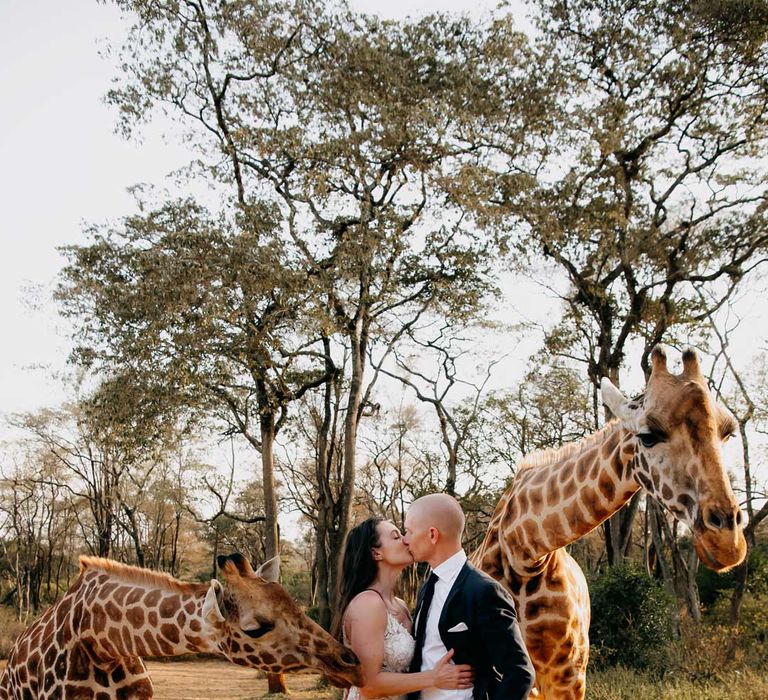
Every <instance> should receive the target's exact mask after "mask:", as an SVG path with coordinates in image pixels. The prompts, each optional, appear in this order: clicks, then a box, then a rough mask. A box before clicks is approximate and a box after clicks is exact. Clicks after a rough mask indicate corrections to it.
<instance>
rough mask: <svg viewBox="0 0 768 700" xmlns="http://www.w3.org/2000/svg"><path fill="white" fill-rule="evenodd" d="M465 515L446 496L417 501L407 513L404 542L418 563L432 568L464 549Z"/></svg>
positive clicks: (433, 495) (441, 494)
mask: <svg viewBox="0 0 768 700" xmlns="http://www.w3.org/2000/svg"><path fill="white" fill-rule="evenodd" d="M463 533H464V513H463V511H462V510H461V506H460V505H459V503H458V501H457V500H456V499H455V498H453V497H452V496H449V495H448V494H445V493H434V494H430V495H429V496H423V497H422V498H419V499H417V500H415V501H414V502H413V503H412V504H411V507H410V508H409V509H408V512H407V513H406V514H405V542H406V544H407V545H408V548H409V549H410V551H411V554H412V555H413V557H414V558H415V559H416V561H426V562H429V564H430V566H432V567H433V568H434V567H435V566H436V565H438V564H440V563H441V562H442V561H444V560H445V559H447V558H448V557H450V556H452V555H453V554H455V553H456V552H458V551H459V550H460V549H461V536H462V534H463Z"/></svg>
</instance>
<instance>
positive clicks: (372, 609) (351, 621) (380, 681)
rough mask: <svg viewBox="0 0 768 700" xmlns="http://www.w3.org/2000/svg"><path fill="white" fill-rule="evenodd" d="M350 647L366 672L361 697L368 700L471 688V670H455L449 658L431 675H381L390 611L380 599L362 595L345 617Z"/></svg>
mask: <svg viewBox="0 0 768 700" xmlns="http://www.w3.org/2000/svg"><path fill="white" fill-rule="evenodd" d="M344 617H345V626H346V630H347V640H348V646H349V647H350V648H351V649H352V651H354V652H355V654H357V657H358V658H359V659H360V664H361V666H362V670H363V679H364V683H365V684H364V685H363V686H362V687H361V688H360V693H361V695H362V696H363V697H365V698H378V697H383V696H387V695H403V694H405V693H411V692H413V691H416V690H424V688H433V687H439V688H469V687H471V686H472V672H471V669H470V667H469V666H466V665H461V666H454V665H453V664H449V663H448V660H449V659H450V656H451V655H452V654H450V655H446V656H447V657H448V658H445V657H444V659H442V660H441V661H440V663H438V665H437V666H436V667H435V668H434V669H431V670H429V671H420V672H419V673H392V672H389V671H382V670H381V666H382V664H383V663H384V633H385V632H386V629H387V610H386V608H385V607H384V603H383V602H382V600H381V598H380V597H379V596H378V595H377V594H376V593H374V592H373V591H370V592H363V593H361V594H360V595H358V596H357V597H356V598H354V599H353V600H352V602H351V603H350V604H349V607H348V608H347V612H346V614H345V616H344Z"/></svg>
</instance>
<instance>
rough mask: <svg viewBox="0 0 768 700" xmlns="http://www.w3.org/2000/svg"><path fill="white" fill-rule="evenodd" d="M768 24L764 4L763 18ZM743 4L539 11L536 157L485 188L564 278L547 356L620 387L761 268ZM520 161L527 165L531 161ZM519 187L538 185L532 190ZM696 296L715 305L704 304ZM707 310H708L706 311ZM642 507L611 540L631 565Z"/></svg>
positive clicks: (760, 103) (758, 89) (757, 60)
mask: <svg viewBox="0 0 768 700" xmlns="http://www.w3.org/2000/svg"><path fill="white" fill-rule="evenodd" d="M754 7H755V11H756V12H763V15H764V10H765V6H764V3H754ZM740 8H741V4H740V3H715V2H697V3H693V4H692V5H691V4H690V3H678V2H672V3H659V2H655V1H653V0H644V1H642V2H619V3H615V2H607V1H606V0H577V1H576V2H571V1H569V2H565V1H564V0H551V1H550V0H541V2H539V3H538V11H539V12H538V24H539V27H540V28H541V30H542V31H541V34H540V37H539V39H538V42H537V46H536V64H535V65H536V69H535V70H536V72H537V73H538V74H539V75H540V76H541V83H540V84H541V90H542V91H544V92H546V93H547V94H548V95H549V98H550V99H549V103H550V109H549V110H548V112H547V117H548V118H547V119H542V120H540V121H538V122H537V123H536V126H537V127H538V128H537V129H534V130H532V132H531V134H530V135H529V138H530V139H542V140H543V141H544V142H545V143H546V147H545V148H541V149H540V150H539V151H538V154H539V155H540V157H539V158H537V159H535V160H534V161H533V162H532V164H531V166H530V167H529V168H528V169H527V170H526V169H523V170H522V171H521V170H520V168H516V167H512V165H511V164H506V162H505V160H504V159H503V158H501V163H504V165H499V164H496V167H494V168H492V169H491V170H490V177H489V178H486V179H481V181H480V182H479V183H478V185H477V188H476V189H477V190H478V191H482V192H484V193H485V194H486V197H485V201H484V203H483V207H484V211H485V210H487V209H491V210H492V209H493V207H494V206H495V207H497V209H496V214H497V215H499V216H501V217H503V218H506V220H507V221H508V225H509V226H515V227H517V231H518V234H517V238H516V247H515V248H513V249H516V250H517V251H518V252H519V253H520V254H521V258H522V260H523V264H526V265H532V266H535V265H537V261H539V260H541V259H544V260H546V261H548V263H549V265H550V268H551V266H552V265H554V267H555V269H557V270H559V271H561V272H562V273H564V274H565V276H566V278H567V280H568V283H569V287H568V289H567V290H566V291H565V292H564V293H562V292H561V293H560V296H561V297H562V299H563V301H564V303H565V313H564V315H563V318H562V321H561V323H559V324H558V325H557V326H556V327H555V328H554V329H553V330H552V331H551V332H550V333H549V335H548V337H547V341H546V342H547V348H548V350H549V351H550V352H553V353H555V354H557V355H561V356H565V357H570V358H572V359H575V360H577V361H579V362H581V363H583V364H584V366H585V367H586V370H587V374H588V376H589V378H590V379H591V380H592V382H593V383H594V384H595V386H597V384H598V383H599V381H600V378H601V377H603V376H606V377H608V378H610V379H611V380H612V381H613V382H614V383H615V382H616V381H618V378H619V371H620V369H621V368H622V366H623V363H624V358H625V353H626V350H627V347H628V344H629V343H631V342H639V343H640V345H641V347H642V352H641V356H642V359H641V365H642V367H643V369H644V370H645V371H646V374H647V372H648V357H649V354H650V351H651V350H652V348H653V347H654V346H655V345H656V344H657V343H659V342H660V341H661V340H662V339H664V340H666V341H667V342H673V341H674V340H675V339H676V338H677V337H678V336H679V335H681V334H685V333H689V332H691V328H692V327H695V324H698V323H701V322H702V321H703V320H704V319H705V318H706V315H707V313H709V311H711V309H712V308H713V307H717V306H718V305H721V304H723V303H725V301H726V300H727V299H728V297H729V296H730V294H731V293H732V291H733V288H734V287H735V285H736V284H737V283H738V282H739V281H740V280H741V279H743V278H744V276H745V275H747V274H748V273H749V272H750V271H751V270H752V269H754V268H755V267H757V266H758V265H759V264H761V263H762V262H764V260H765V253H766V245H767V244H768V226H766V212H768V207H767V206H766V204H767V203H768V195H767V194H766V188H765V172H764V166H763V164H761V162H760V161H759V160H757V159H755V156H757V155H758V154H759V153H761V152H762V149H763V148H764V144H765V139H766V135H767V132H766V122H765V119H764V115H765V112H766V108H768V82H766V71H767V70H768V69H767V68H766V66H768V61H766V54H767V53H768V41H767V39H768V34H766V30H765V24H761V23H760V22H759V21H757V20H758V19H759V18H757V19H756V17H755V15H754V14H750V13H749V12H745V13H742V12H741V10H740ZM518 162H519V161H518ZM521 181H524V182H525V183H526V184H527V186H526V187H521V184H520V183H521ZM693 285H706V286H707V287H708V288H710V289H712V290H718V292H719V294H718V296H717V297H716V298H715V299H711V298H709V297H706V298H705V299H704V300H703V299H701V298H700V297H698V296H697V295H696V294H695V293H694V289H693ZM704 302H706V303H704ZM638 503H639V501H638V499H633V501H631V505H630V506H629V507H628V509H626V510H625V511H621V512H620V513H619V514H617V516H614V517H613V518H611V519H610V520H609V521H607V523H606V525H605V532H606V544H607V546H608V554H609V560H610V561H611V562H617V561H620V560H621V558H622V556H623V553H624V552H625V551H626V547H627V543H628V540H627V538H628V537H629V535H630V533H631V526H630V525H629V524H628V523H631V520H632V519H633V517H634V512H635V510H636V508H637V504H638Z"/></svg>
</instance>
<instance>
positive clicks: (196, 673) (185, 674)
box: [147, 659, 336, 700]
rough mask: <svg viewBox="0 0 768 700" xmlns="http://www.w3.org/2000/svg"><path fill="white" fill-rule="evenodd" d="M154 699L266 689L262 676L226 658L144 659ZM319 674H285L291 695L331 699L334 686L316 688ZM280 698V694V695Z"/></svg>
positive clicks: (201, 699) (191, 699)
mask: <svg viewBox="0 0 768 700" xmlns="http://www.w3.org/2000/svg"><path fill="white" fill-rule="evenodd" d="M147 668H148V669H149V673H150V675H151V676H152V683H154V685H155V700H255V698H261V697H263V696H264V695H265V694H266V692H267V681H266V678H265V677H264V675H263V674H262V673H261V672H259V671H255V670H253V669H250V668H243V667H241V666H235V665H234V664H230V663H228V662H226V661H217V660H215V659H210V660H209V659H206V660H200V661H177V662H170V663H162V662H157V661H149V662H147ZM319 681H320V676H318V675H314V674H308V673H294V674H290V675H287V676H286V677H285V685H286V686H287V688H288V691H289V692H290V695H291V698H295V699H296V700H315V699H318V700H320V699H322V700H331V699H332V698H334V697H336V693H335V692H334V689H333V688H329V687H325V688H322V689H319V688H318V682H319ZM281 697H282V696H281Z"/></svg>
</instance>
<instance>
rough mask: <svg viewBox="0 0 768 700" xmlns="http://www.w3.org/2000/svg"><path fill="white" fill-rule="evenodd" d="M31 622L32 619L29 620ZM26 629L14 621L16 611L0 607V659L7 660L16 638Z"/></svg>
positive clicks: (4, 606) (22, 624)
mask: <svg viewBox="0 0 768 700" xmlns="http://www.w3.org/2000/svg"><path fill="white" fill-rule="evenodd" d="M30 622H32V619H30ZM26 628H27V625H26V624H25V623H23V622H19V621H18V620H17V619H16V611H15V610H14V609H13V608H12V607H9V606H7V605H0V659H7V658H8V654H10V653H11V649H13V645H14V644H15V643H16V638H17V637H18V636H19V635H20V634H21V633H22V632H23V631H24V630H25V629H26Z"/></svg>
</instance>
